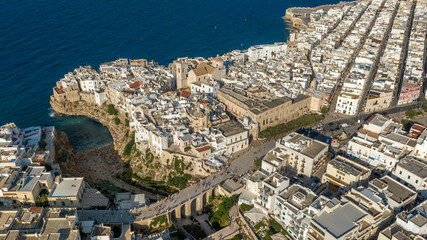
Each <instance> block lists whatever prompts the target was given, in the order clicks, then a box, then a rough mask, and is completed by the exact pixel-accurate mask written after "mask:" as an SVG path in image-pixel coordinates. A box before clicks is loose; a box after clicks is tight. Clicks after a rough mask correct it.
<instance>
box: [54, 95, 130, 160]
mask: <svg viewBox="0 0 427 240" xmlns="http://www.w3.org/2000/svg"><path fill="white" fill-rule="evenodd" d="M50 105H51V106H52V108H53V110H55V112H58V113H62V114H65V115H77V116H86V117H89V118H92V119H95V120H97V121H99V122H100V123H101V124H102V125H103V126H105V127H107V128H108V130H109V131H110V134H111V136H112V137H113V139H114V149H115V150H116V151H118V152H119V153H121V152H123V149H124V147H125V145H126V143H127V142H128V141H129V136H126V133H127V131H129V127H126V126H125V124H120V125H117V124H116V123H115V122H114V118H115V117H118V118H119V119H120V121H121V122H122V123H124V122H125V117H124V116H120V115H118V116H114V115H109V114H108V113H107V111H106V108H107V106H106V105H103V106H101V107H99V106H97V105H95V104H90V103H87V102H85V101H76V102H69V101H57V100H56V99H55V98H51V100H50Z"/></svg>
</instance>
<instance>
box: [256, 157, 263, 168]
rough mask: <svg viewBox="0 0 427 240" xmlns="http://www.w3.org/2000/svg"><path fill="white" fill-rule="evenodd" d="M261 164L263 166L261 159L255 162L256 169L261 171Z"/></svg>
mask: <svg viewBox="0 0 427 240" xmlns="http://www.w3.org/2000/svg"><path fill="white" fill-rule="evenodd" d="M261 164H262V159H261V158H257V159H256V160H255V167H256V168H257V169H260V168H261Z"/></svg>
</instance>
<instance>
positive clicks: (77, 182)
mask: <svg viewBox="0 0 427 240" xmlns="http://www.w3.org/2000/svg"><path fill="white" fill-rule="evenodd" d="M82 184H83V178H64V179H63V180H62V182H60V183H59V184H57V185H56V186H55V187H54V189H53V190H52V192H51V193H50V195H49V197H75V196H77V194H78V192H79V189H80V187H81V185H82Z"/></svg>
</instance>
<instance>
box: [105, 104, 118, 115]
mask: <svg viewBox="0 0 427 240" xmlns="http://www.w3.org/2000/svg"><path fill="white" fill-rule="evenodd" d="M107 112H108V114H110V115H117V114H118V113H119V111H117V109H116V108H115V107H114V105H113V104H108V110H107Z"/></svg>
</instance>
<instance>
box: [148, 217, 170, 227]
mask: <svg viewBox="0 0 427 240" xmlns="http://www.w3.org/2000/svg"><path fill="white" fill-rule="evenodd" d="M167 223H168V219H167V217H166V215H161V216H158V217H155V218H154V219H153V221H151V223H150V228H154V227H161V226H163V225H167Z"/></svg>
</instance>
